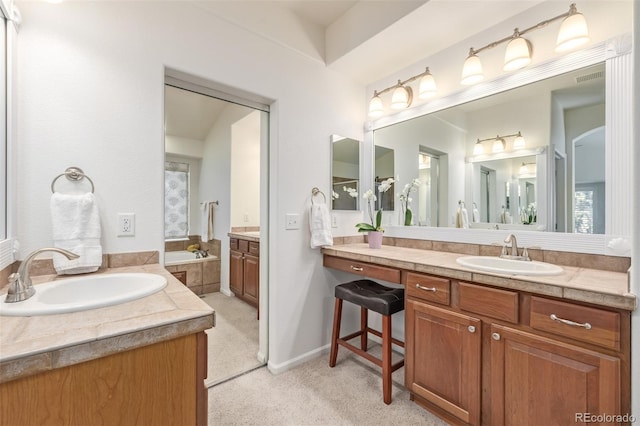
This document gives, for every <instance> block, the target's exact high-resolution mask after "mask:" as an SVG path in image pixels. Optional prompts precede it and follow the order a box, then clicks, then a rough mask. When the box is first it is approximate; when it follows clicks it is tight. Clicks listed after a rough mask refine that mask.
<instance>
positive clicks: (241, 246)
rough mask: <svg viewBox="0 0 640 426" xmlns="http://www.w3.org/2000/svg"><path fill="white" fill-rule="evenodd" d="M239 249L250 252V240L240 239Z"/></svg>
mask: <svg viewBox="0 0 640 426" xmlns="http://www.w3.org/2000/svg"><path fill="white" fill-rule="evenodd" d="M238 251H241V252H243V253H248V252H249V241H247V240H238Z"/></svg>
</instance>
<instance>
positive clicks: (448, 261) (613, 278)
mask: <svg viewBox="0 0 640 426" xmlns="http://www.w3.org/2000/svg"><path fill="white" fill-rule="evenodd" d="M322 252H323V253H324V254H326V255H331V256H337V257H342V258H346V259H352V260H355V261H360V262H368V263H375V264H378V265H383V266H389V267H393V268H398V269H404V270H408V271H416V272H422V273H426V274H433V275H439V276H443V277H447V278H453V279H457V280H465V281H473V282H477V283H482V284H488V285H493V286H496V287H503V288H509V289H514V290H520V291H525V292H530V293H536V294H540V295H545V296H552V297H559V298H563V299H568V300H575V301H580V302H586V303H593V304H596V305H600V306H608V307H612V308H619V309H625V310H629V311H632V310H634V309H635V308H636V304H637V301H636V296H635V295H634V294H632V293H630V292H629V276H628V274H627V273H622V272H610V271H602V270H598V269H587V268H576V267H573V266H564V265H560V266H562V269H563V270H564V271H563V272H562V273H561V274H560V275H551V276H527V275H505V274H497V273H491V272H479V271H475V270H473V269H469V268H465V267H464V266H462V265H460V264H458V263H457V262H456V259H457V258H458V257H461V256H465V255H464V254H459V253H449V252H441V251H432V250H421V249H412V248H405V247H395V246H384V245H383V246H382V248H381V249H370V248H369V246H368V244H344V245H336V246H332V247H324V248H323V249H322Z"/></svg>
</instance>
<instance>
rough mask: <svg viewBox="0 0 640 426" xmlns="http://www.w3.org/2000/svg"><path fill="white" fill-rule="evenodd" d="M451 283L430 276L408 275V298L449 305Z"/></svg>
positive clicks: (411, 273) (410, 273)
mask: <svg viewBox="0 0 640 426" xmlns="http://www.w3.org/2000/svg"><path fill="white" fill-rule="evenodd" d="M450 290H451V281H449V280H447V279H444V278H436V277H432V276H429V275H422V274H415V273H413V272H409V273H407V286H406V291H407V297H415V298H418V299H422V300H426V301H428V302H435V303H440V304H441V305H447V306H448V305H449V303H450V294H451V292H450Z"/></svg>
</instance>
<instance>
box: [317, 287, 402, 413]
mask: <svg viewBox="0 0 640 426" xmlns="http://www.w3.org/2000/svg"><path fill="white" fill-rule="evenodd" d="M335 295H336V304H335V310H334V312H333V334H332V336H331V357H330V359H329V367H334V366H335V365H336V359H337V357H338V345H341V346H344V347H345V348H347V349H349V350H350V351H352V352H354V353H356V354H358V355H360V356H362V357H364V358H366V359H368V360H369V361H371V362H372V363H374V364H375V365H377V366H378V367H382V396H383V400H384V403H385V404H390V403H391V373H393V372H394V371H396V370H397V369H398V368H400V367H402V366H403V365H404V359H402V360H401V361H399V362H397V363H395V364H393V365H392V364H391V343H394V344H395V345H398V346H400V347H403V348H404V342H401V341H400V340H397V339H394V338H393V337H392V336H391V315H393V314H395V313H396V312H400V311H402V310H404V289H403V288H390V287H385V286H383V285H381V284H378V283H377V282H375V281H371V280H357V281H352V282H349V283H345V284H340V285H338V286H336V290H335ZM343 300H346V301H347V302H351V303H353V304H355V305H358V306H360V330H359V331H356V332H355V333H352V334H349V335H347V336H344V337H340V321H341V319H342V301H343ZM369 310H372V311H375V312H378V313H379V314H381V315H382V332H379V331H378V330H374V329H372V328H370V327H369V325H368V316H367V313H368V311H369ZM368 333H371V334H374V335H376V336H378V337H381V338H382V359H379V358H376V357H374V356H373V355H371V354H369V353H367V340H368ZM358 336H360V348H358V347H356V346H354V345H352V344H350V343H348V342H347V341H348V340H351V339H353V338H354V337H358Z"/></svg>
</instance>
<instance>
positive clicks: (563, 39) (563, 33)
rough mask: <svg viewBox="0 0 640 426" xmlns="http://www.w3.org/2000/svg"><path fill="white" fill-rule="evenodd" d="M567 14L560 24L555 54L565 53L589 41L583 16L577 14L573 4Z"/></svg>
mask: <svg viewBox="0 0 640 426" xmlns="http://www.w3.org/2000/svg"><path fill="white" fill-rule="evenodd" d="M569 13H570V15H569V16H567V17H566V18H564V20H563V21H562V24H560V30H559V31H558V38H557V41H556V52H566V51H567V50H571V49H574V48H576V47H578V46H580V45H582V44H584V43H587V42H588V41H589V29H588V28H587V20H586V19H585V18H584V15H583V14H582V13H578V10H577V9H576V6H575V4H572V5H571V8H570V9H569Z"/></svg>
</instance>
